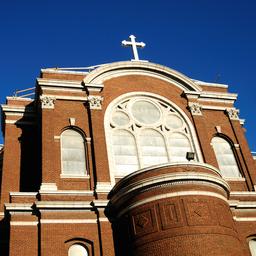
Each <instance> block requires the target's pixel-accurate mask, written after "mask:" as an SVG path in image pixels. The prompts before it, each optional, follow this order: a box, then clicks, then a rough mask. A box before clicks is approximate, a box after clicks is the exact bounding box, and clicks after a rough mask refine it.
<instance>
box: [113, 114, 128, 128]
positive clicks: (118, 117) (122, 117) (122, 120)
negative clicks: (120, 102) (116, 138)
mask: <svg viewBox="0 0 256 256" xmlns="http://www.w3.org/2000/svg"><path fill="white" fill-rule="evenodd" d="M112 121H113V123H114V124H115V125H118V126H124V125H128V124H129V122H130V118H129V116H128V115H127V114H126V113H124V112H122V111H115V112H114V113H113V115H112Z"/></svg>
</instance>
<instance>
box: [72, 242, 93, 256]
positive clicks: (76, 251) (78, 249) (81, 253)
mask: <svg viewBox="0 0 256 256" xmlns="http://www.w3.org/2000/svg"><path fill="white" fill-rule="evenodd" d="M88 255H89V254H88V251H87V249H86V248H85V247H84V246H83V245H80V244H73V245H71V246H70V247H69V250H68V256H88Z"/></svg>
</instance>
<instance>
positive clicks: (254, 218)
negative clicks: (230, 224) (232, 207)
mask: <svg viewBox="0 0 256 256" xmlns="http://www.w3.org/2000/svg"><path fill="white" fill-rule="evenodd" d="M233 219H234V220H235V221H256V217H236V216H234V217H233Z"/></svg>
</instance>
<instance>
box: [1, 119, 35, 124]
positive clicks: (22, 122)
mask: <svg viewBox="0 0 256 256" xmlns="http://www.w3.org/2000/svg"><path fill="white" fill-rule="evenodd" d="M5 123H6V124H16V125H36V122H30V121H20V120H5Z"/></svg>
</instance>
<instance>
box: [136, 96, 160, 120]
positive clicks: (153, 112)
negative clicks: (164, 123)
mask: <svg viewBox="0 0 256 256" xmlns="http://www.w3.org/2000/svg"><path fill="white" fill-rule="evenodd" d="M132 114H133V116H134V118H135V119H136V120H138V121H139V122H140V123H142V124H154V123H156V122H158V121H159V119H160V115H161V113H160V110H159V109H158V108H157V106H155V104H153V103H151V102H148V101H145V100H139V101H135V102H134V103H133V105H132Z"/></svg>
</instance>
